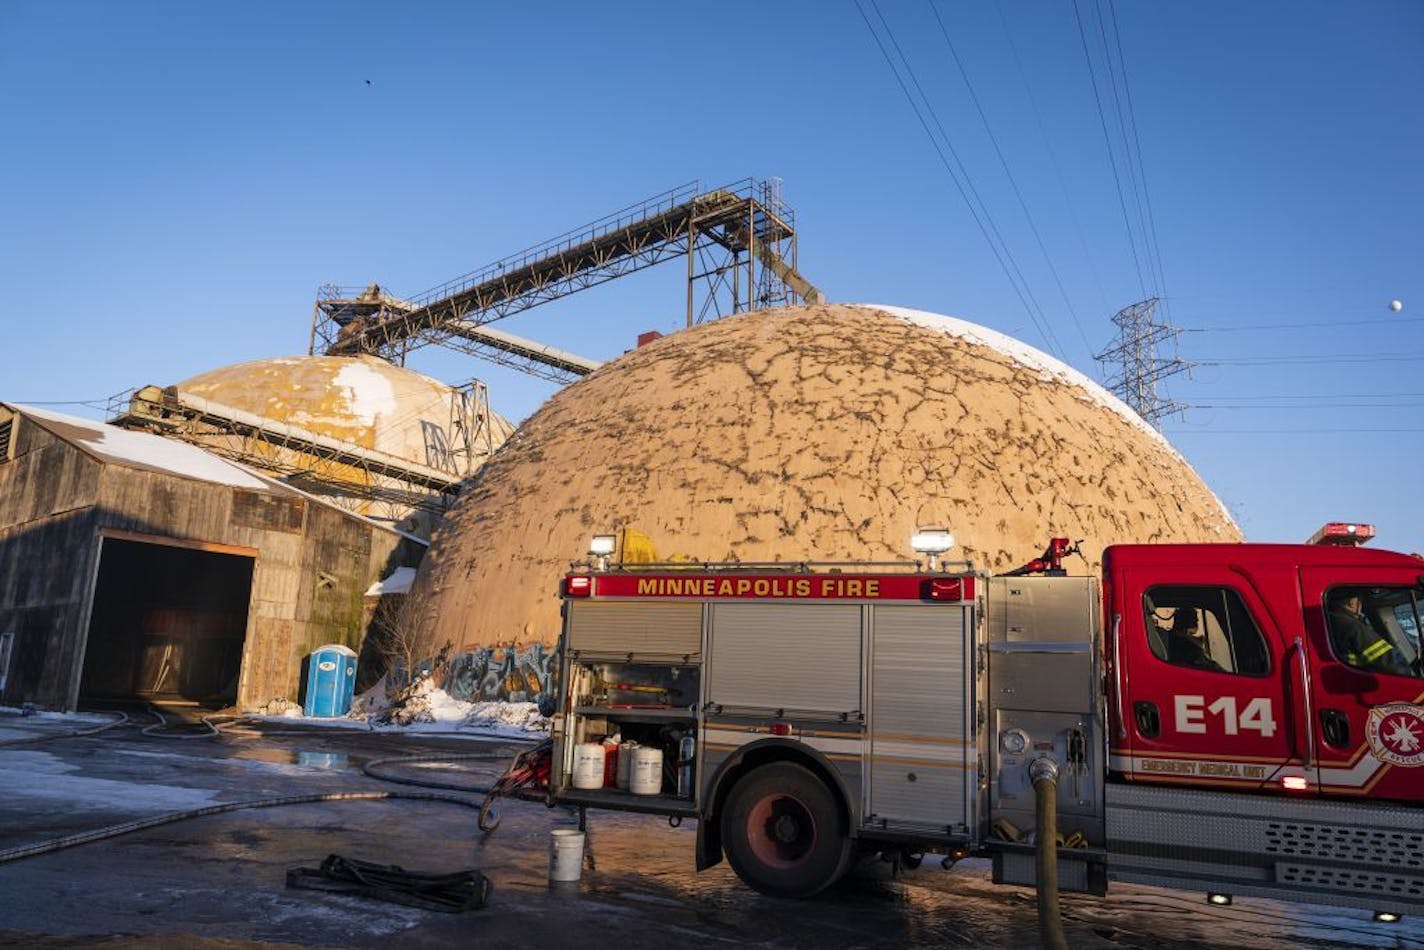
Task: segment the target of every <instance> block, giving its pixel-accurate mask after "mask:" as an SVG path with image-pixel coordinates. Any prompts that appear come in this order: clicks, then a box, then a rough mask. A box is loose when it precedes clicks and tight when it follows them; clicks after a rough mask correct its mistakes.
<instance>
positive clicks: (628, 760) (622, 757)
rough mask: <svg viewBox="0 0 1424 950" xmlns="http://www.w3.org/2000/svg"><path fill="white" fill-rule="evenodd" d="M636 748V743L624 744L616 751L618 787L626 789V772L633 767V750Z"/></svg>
mask: <svg viewBox="0 0 1424 950" xmlns="http://www.w3.org/2000/svg"><path fill="white" fill-rule="evenodd" d="M636 748H638V743H636V742H625V743H623V747H622V748H621V749H619V750H618V787H619V788H622V789H627V788H628V772H629V770H631V769H632V767H633V750H634V749H636Z"/></svg>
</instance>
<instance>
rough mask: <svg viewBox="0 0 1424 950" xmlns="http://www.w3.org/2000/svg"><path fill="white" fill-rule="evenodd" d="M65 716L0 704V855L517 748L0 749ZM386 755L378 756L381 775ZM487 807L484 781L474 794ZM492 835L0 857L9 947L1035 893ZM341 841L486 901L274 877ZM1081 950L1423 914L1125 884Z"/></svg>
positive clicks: (975, 903)
mask: <svg viewBox="0 0 1424 950" xmlns="http://www.w3.org/2000/svg"><path fill="white" fill-rule="evenodd" d="M73 727H74V723H73V722H70V723H68V724H61V725H59V726H57V725H56V724H55V723H54V722H52V721H35V720H32V719H25V720H19V719H16V718H14V717H0V851H6V850H9V849H13V848H16V847H20V846H25V845H31V844H35V843H37V842H42V841H47V840H50V839H54V838H57V837H61V836H64V835H70V834H75V833H78V832H86V831H90V830H93V829H97V828H101V827H105V826H108V825H113V824H117V823H120V822H126V821H131V820H133V819H136V818H148V817H153V816H158V815H163V814H166V813H169V812H175V811H182V810H187V809H194V808H201V807H206V806H209V805H216V804H222V803H227V802H242V801H252V800H260V799H271V798H283V797H292V796H298V795H307V794H315V793H329V792H370V791H396V792H400V791H405V792H418V790H417V789H414V788H413V787H411V786H406V785H394V784H391V783H387V782H381V781H377V780H375V779H372V778H369V777H367V776H365V775H364V774H363V773H362V772H361V766H362V765H363V764H364V763H366V762H368V761H371V760H376V759H386V758H389V757H392V756H400V755H425V754H462V755H468V754H470V753H473V752H481V751H484V752H489V753H490V754H491V756H492V758H490V759H489V760H485V761H480V760H475V761H463V762H460V763H458V764H456V765H452V766H449V767H441V766H438V765H431V764H420V765H410V766H401V767H399V769H398V771H399V772H401V773H402V774H407V775H418V776H420V777H423V778H431V779H435V780H436V781H443V782H451V783H456V784H461V785H465V786H470V787H482V786H484V785H487V784H488V783H489V782H491V781H493V779H494V778H495V776H496V775H497V774H498V772H499V771H500V770H501V769H502V767H503V764H504V762H505V761H507V759H508V757H509V756H511V755H512V754H513V752H514V751H515V750H516V749H517V748H519V746H518V745H517V744H516V743H512V742H510V741H505V740H491V741H485V742H477V741H471V740H468V739H460V740H455V739H431V738H424V737H407V736H401V735H392V734H389V733H364V732H359V731H349V730H336V729H320V728H307V729H299V728H292V727H286V726H284V725H281V724H276V725H268V726H264V727H262V728H261V729H260V730H259V729H252V728H240V729H237V730H234V731H233V732H231V733H228V734H225V735H223V736H221V737H218V738H209V739H170V738H160V737H155V736H145V735H142V734H141V733H140V731H139V729H138V728H136V727H134V726H132V725H126V726H121V727H117V728H114V729H110V730H107V731H105V732H103V733H99V734H97V735H94V736H87V737H72V736H71V737H64V738H55V739H52V740H51V741H46V742H42V743H31V744H25V745H4V744H3V743H5V742H6V741H7V740H11V739H14V738H16V737H26V736H34V735H36V734H37V733H38V732H39V731H40V730H51V731H56V732H63V731H68V730H70V729H72V728H73ZM387 768H388V766H387ZM466 797H467V798H468V800H469V801H470V802H475V803H477V802H478V799H479V795H477V794H472V795H469V796H466ZM500 814H501V816H502V819H503V821H502V824H501V826H500V828H499V829H498V830H497V831H496V832H495V833H494V834H492V835H489V836H484V835H481V834H480V833H479V832H478V831H477V829H476V827H475V812H474V810H473V809H471V808H467V807H462V806H460V805H455V804H447V803H443V802H414V801H396V800H388V801H347V802H325V803H319V804H303V805H289V806H283V807H272V808H262V809H254V810H243V811H235V812H229V813H226V814H221V815H213V816H209V817H203V818H197V819H192V820H187V821H182V822H178V823H173V824H166V825H162V826H160V827H155V828H150V829H148V830H144V831H139V832H136V833H133V834H128V835H124V836H121V837H116V838H110V839H107V840H102V841H97V842H93V843H89V844H83V845H80V846H77V847H73V848H69V849H65V850H59V851H54V852H52V853H48V854H43V855H40V856H36V857H29V858H23V859H20V860H16V861H12V862H8V863H3V864H0V945H3V946H24V947H41V948H47V947H79V946H85V947H88V946H100V947H160V948H166V947H174V948H177V947H183V948H189V947H194V948H239V947H253V946H269V947H284V946H302V947H311V946H319V947H377V946H381V947H388V946H391V945H392V942H393V941H399V945H400V946H401V947H403V948H404V947H415V948H421V947H453V946H463V945H467V944H478V945H479V946H481V947H521V948H527V947H530V946H546V947H563V946H577V945H583V946H589V947H601V946H609V945H616V946H619V947H620V948H624V950H637V948H644V947H648V948H651V947H657V948H665V947H667V946H669V945H677V946H680V947H720V946H757V947H811V946H815V947H887V948H888V947H894V948H903V947H932V946H933V947H951V946H964V947H1032V946H1035V945H1036V943H1037V937H1036V926H1035V924H1036V916H1035V906H1034V898H1033V893H1032V891H1029V890H1025V889H1022V888H1009V887H996V886H995V885H993V884H991V883H990V882H989V878H988V869H987V864H986V863H985V862H977V861H966V862H961V864H960V865H958V866H957V867H956V868H955V869H953V870H952V871H944V870H941V869H940V867H939V863H938V862H937V861H935V860H933V859H930V858H927V859H926V861H925V863H924V865H923V866H922V867H921V868H920V869H918V870H915V871H911V872H907V873H904V874H902V875H901V876H899V877H898V878H896V877H894V876H892V875H891V873H890V868H889V866H888V865H885V864H881V863H870V864H867V865H864V866H862V867H861V868H859V869H857V871H856V872H855V873H853V874H852V875H851V877H849V878H848V879H847V880H846V881H844V882H843V883H842V884H840V885H838V886H837V887H836V888H834V889H833V890H832V891H830V892H828V893H826V894H823V895H821V896H819V897H817V898H814V899H812V900H807V901H781V900H774V899H771V898H767V897H763V896H761V895H759V894H756V893H755V892H753V891H751V890H749V889H747V888H746V887H744V886H743V885H742V884H741V883H740V882H739V881H738V880H737V879H736V877H735V876H734V875H733V874H732V873H731V871H730V870H729V869H728V868H727V867H726V866H725V865H722V866H719V867H717V868H713V869H711V870H709V871H706V872H703V873H701V874H697V873H695V872H694V871H693V861H692V842H693V826H692V824H691V823H687V824H685V825H683V826H682V827H680V828H671V827H669V825H668V823H667V821H666V820H664V819H662V818H656V817H651V816H640V815H627V814H619V813H611V812H599V813H590V817H589V830H590V839H589V840H590V844H591V849H592V852H593V857H594V859H595V863H596V869H595V870H592V871H586V872H585V874H584V878H583V880H582V881H581V882H578V883H576V884H571V885H556V886H551V885H550V884H549V883H548V881H547V873H548V840H549V831H550V830H551V829H552V828H555V827H572V826H573V824H574V822H575V818H574V816H573V815H572V814H571V813H570V812H567V811H564V810H562V809H554V810H550V809H546V808H544V807H543V806H542V805H535V804H526V803H518V802H509V803H505V804H504V806H503V807H502V808H501V809H500ZM331 853H337V854H341V855H343V856H346V857H350V858H359V859H363V860H367V861H374V862H379V863H383V864H400V865H403V866H405V867H407V868H410V869H413V870H422V871H439V872H448V871H453V870H457V869H462V868H471V867H473V868H478V869H480V870H481V871H483V872H484V873H485V874H486V875H488V876H489V878H490V879H491V880H492V881H493V884H494V891H493V894H492V897H491V900H490V904H489V906H488V907H487V908H485V909H484V910H480V911H474V912H470V913H465V914H458V915H457V914H441V913H436V912H431V911H424V910H418V909H415V908H410V907H402V906H399V905H394V904H386V903H380V902H375V901H370V900H364V899H360V898H354V897H347V896H338V895H331V894H323V893H315V892H311V891H299V890H288V889H287V888H286V887H285V874H286V871H287V869H288V868H291V867H296V866H309V867H315V866H316V865H317V864H319V863H320V861H321V859H322V858H324V857H325V856H326V855H328V854H331ZM1063 904H1064V911H1065V929H1066V931H1067V934H1068V938H1069V942H1070V944H1071V945H1072V946H1073V947H1181V948H1185V947H1243V948H1245V947H1250V948H1262V950H1276V948H1286V947H1292V948H1294V947H1301V946H1309V947H1402V948H1424V920H1421V919H1420V918H1406V919H1405V920H1404V921H1402V922H1401V923H1398V924H1392V925H1391V924H1378V923H1374V922H1373V921H1371V920H1370V918H1369V915H1368V914H1365V913H1363V912H1359V911H1343V910H1341V911H1337V910H1334V909H1330V908H1321V907H1303V906H1295V905H1285V904H1278V903H1274V902H1271V901H1260V900H1245V899H1242V900H1238V901H1237V902H1236V903H1235V904H1234V905H1233V906H1230V907H1223V908H1218V907H1208V906H1207V905H1205V903H1204V902H1203V900H1202V895H1198V894H1189V893H1181V892H1173V891H1165V890H1158V889H1154V888H1146V887H1131V886H1116V887H1114V888H1113V890H1112V893H1111V894H1110V895H1109V896H1108V897H1107V898H1105V899H1098V898H1090V897H1078V896H1076V895H1064V898H1063Z"/></svg>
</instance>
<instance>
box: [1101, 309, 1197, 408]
mask: <svg viewBox="0 0 1424 950" xmlns="http://www.w3.org/2000/svg"><path fill="white" fill-rule="evenodd" d="M1157 303H1158V300H1157V298H1156V297H1149V298H1148V299H1147V300H1143V301H1140V302H1138V303H1135V304H1133V305H1132V306H1130V307H1123V308H1122V309H1121V310H1119V311H1118V312H1117V313H1116V314H1115V315H1114V316H1113V318H1112V322H1113V323H1115V324H1117V328H1118V333H1117V337H1116V339H1114V340H1113V344H1112V345H1111V346H1109V347H1108V348H1107V349H1106V350H1103V351H1102V352H1101V353H1097V354H1094V356H1093V358H1094V359H1096V360H1097V361H1098V362H1100V363H1111V364H1112V365H1113V371H1112V373H1111V375H1110V376H1109V377H1108V380H1107V387H1108V389H1111V390H1112V391H1113V392H1114V393H1116V394H1117V396H1118V397H1119V398H1121V399H1122V401H1123V402H1125V403H1127V404H1128V405H1129V406H1131V407H1132V408H1133V410H1135V411H1136V412H1137V414H1138V415H1139V416H1141V417H1142V418H1143V419H1145V420H1147V422H1148V423H1149V424H1151V425H1152V426H1154V427H1156V428H1159V429H1160V428H1161V419H1162V417H1163V416H1170V415H1174V414H1176V413H1179V412H1181V411H1182V410H1183V409H1185V408H1186V406H1184V405H1182V404H1181V403H1179V402H1174V401H1173V400H1171V399H1169V398H1167V397H1166V396H1164V395H1162V394H1160V393H1159V392H1158V391H1157V384H1158V383H1160V382H1161V381H1162V380H1164V379H1166V378H1167V377H1169V376H1175V375H1177V374H1178V373H1181V372H1185V371H1186V370H1189V369H1191V368H1192V364H1191V363H1190V362H1188V361H1186V360H1183V359H1181V358H1179V357H1178V356H1177V337H1178V336H1180V335H1181V332H1182V331H1181V330H1179V329H1177V328H1176V327H1174V326H1172V325H1171V324H1169V323H1164V322H1162V321H1159V320H1158V319H1157ZM1168 343H1170V345H1171V351H1172V355H1171V356H1170V357H1164V356H1162V355H1161V347H1162V346H1163V345H1164V344H1168Z"/></svg>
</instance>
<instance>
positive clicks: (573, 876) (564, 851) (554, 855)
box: [549, 828, 584, 881]
mask: <svg viewBox="0 0 1424 950" xmlns="http://www.w3.org/2000/svg"><path fill="white" fill-rule="evenodd" d="M583 842H584V833H583V832H582V831H576V830H574V829H572V828H555V829H554V830H553V831H552V832H550V834H549V880H551V881H577V880H578V879H579V878H580V877H582V876H583Z"/></svg>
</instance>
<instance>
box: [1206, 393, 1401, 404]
mask: <svg viewBox="0 0 1424 950" xmlns="http://www.w3.org/2000/svg"><path fill="white" fill-rule="evenodd" d="M1211 398H1213V399H1218V400H1224V401H1229V402H1254V401H1257V400H1262V399H1424V393H1294V394H1291V393H1271V394H1270V395H1268V396H1218V395H1215V394H1213V395H1212V397H1211Z"/></svg>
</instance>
